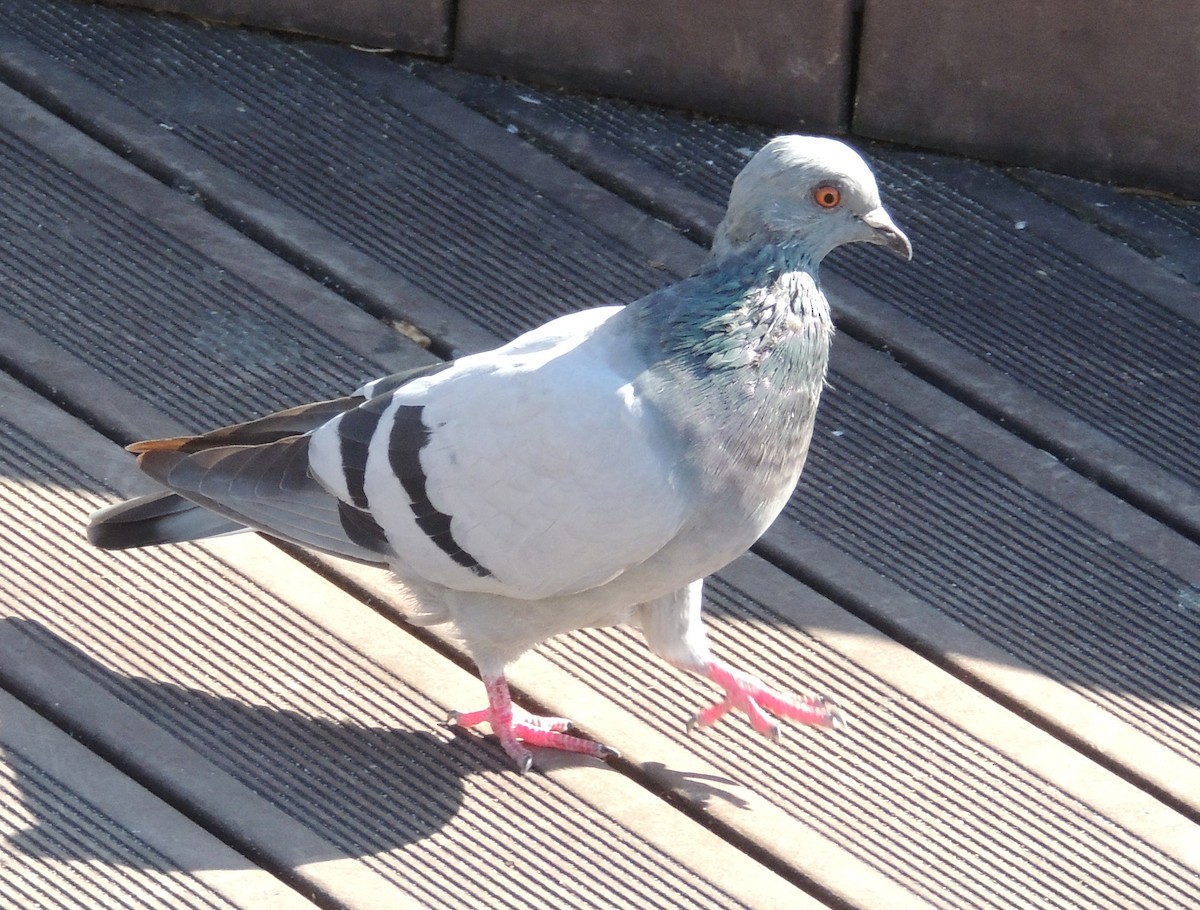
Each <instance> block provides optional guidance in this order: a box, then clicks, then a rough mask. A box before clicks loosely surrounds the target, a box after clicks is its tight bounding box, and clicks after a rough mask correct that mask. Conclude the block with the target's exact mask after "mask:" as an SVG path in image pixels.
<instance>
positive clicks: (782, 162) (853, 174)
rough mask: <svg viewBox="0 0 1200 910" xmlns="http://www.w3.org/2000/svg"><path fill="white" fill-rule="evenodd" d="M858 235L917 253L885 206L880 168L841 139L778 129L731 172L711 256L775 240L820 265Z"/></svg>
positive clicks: (899, 252)
mask: <svg viewBox="0 0 1200 910" xmlns="http://www.w3.org/2000/svg"><path fill="white" fill-rule="evenodd" d="M855 242H864V243H875V244H878V245H880V246H882V247H885V248H887V249H889V250H891V251H892V252H893V253H896V254H897V255H899V256H901V257H903V258H904V259H911V258H912V244H911V243H909V240H908V238H907V237H905V236H904V233H903V232H902V231H901V230H900V229H899V228H898V227H896V225H895V224H894V223H893V222H892V219H891V216H890V215H888V213H887V212H886V211H884V208H883V205H882V204H881V203H880V201H879V187H878V186H877V185H876V183H875V176H874V175H873V174H872V173H871V169H870V168H869V167H868V166H867V163H866V162H865V161H863V159H862V156H860V155H859V154H858V152H856V151H854V149H852V148H850V146H848V145H846V144H845V143H843V142H839V141H837V140H836V139H826V138H823V137H820V136H779V137H777V138H775V139H772V140H771V141H770V142H768V143H767V144H766V145H765V146H764V147H763V148H762V150H761V151H759V152H758V154H756V155H755V156H754V157H753V158H751V159H750V161H749V163H748V164H747V165H746V167H745V168H743V169H742V172H741V173H740V174H738V176H737V179H736V180H734V182H733V189H732V191H731V192H730V194H729V209H728V211H727V212H726V214H725V218H724V219H723V220H722V221H721V224H720V225H719V226H718V227H717V232H716V236H715V238H714V240H713V256H714V257H715V258H722V257H724V256H726V255H729V254H730V253H737V252H741V251H744V250H746V249H750V248H754V247H759V246H765V245H776V246H780V247H791V248H794V249H796V250H798V251H800V252H801V253H803V254H805V256H806V257H807V258H810V259H811V261H812V262H813V264H814V265H815V264H817V263H820V261H821V260H822V259H824V258H825V256H826V254H828V253H829V252H830V251H831V250H833V249H835V248H836V247H839V246H841V245H842V244H843V243H855Z"/></svg>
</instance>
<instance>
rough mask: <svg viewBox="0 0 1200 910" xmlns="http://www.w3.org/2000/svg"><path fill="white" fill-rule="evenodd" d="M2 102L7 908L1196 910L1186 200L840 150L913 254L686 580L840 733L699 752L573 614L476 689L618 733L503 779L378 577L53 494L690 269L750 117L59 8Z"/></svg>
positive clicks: (52, 9) (1193, 389)
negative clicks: (769, 474)
mask: <svg viewBox="0 0 1200 910" xmlns="http://www.w3.org/2000/svg"><path fill="white" fill-rule="evenodd" d="M0 83H2V84H0V274H2V275H3V283H2V285H0V287H2V288H3V290H2V291H0V368H2V371H3V372H0V547H2V552H3V554H4V557H3V563H4V569H3V571H2V572H0V768H2V769H3V774H2V775H0V787H2V788H3V790H4V798H3V800H2V801H0V907H5V908H7V907H13V908H34V907H47V908H78V907H105V908H107V907H115V906H122V907H146V908H172V910H175V908H185V907H204V908H226V907H237V908H256V910H257V908H276V907H278V908H300V907H314V906H315V907H321V908H329V907H338V908H343V907H344V908H367V907H370V908H376V907H379V908H382V907H388V908H393V907H410V906H411V907H434V908H443V907H472V908H477V907H514V908H516V907H521V908H526V907H570V908H576V907H581V908H582V907H596V908H613V907H630V908H640V907H656V908H657V907H664V908H665V907H678V908H705V907H714V908H716V907H763V908H779V907H800V908H819V907H829V908H837V910H842V908H856V910H880V908H888V910H894V908H940V910H963V908H988V910H991V908H1014V910H1017V908H1020V910H1024V908H1031V907H1039V908H1040V907H1046V908H1064V910H1066V908H1071V910H1074V908H1113V910H1118V908H1119V910H1127V908H1152V907H1153V908H1172V910H1174V908H1182V907H1190V906H1200V871H1198V870H1200V824H1198V823H1200V436H1198V435H1197V433H1196V430H1195V427H1196V421H1197V417H1198V416H1200V357H1198V356H1197V354H1198V352H1200V291H1198V289H1197V282H1198V281H1200V208H1197V207H1196V206H1195V205H1187V204H1182V203H1179V202H1177V201H1171V200H1165V199H1160V198H1155V197H1150V196H1140V195H1135V194H1128V193H1122V192H1119V191H1117V190H1114V189H1111V188H1107V187H1101V186H1097V185H1092V184H1086V183H1081V182H1078V181H1071V180H1066V179H1062V178H1056V177H1052V176H1050V175H1046V174H1040V173H1037V172H1031V171H1014V170H1007V171H1005V170H1001V169H997V168H994V167H990V166H987V165H984V164H979V163H975V162H969V161H963V160H955V159H951V158H946V157H938V156H932V155H925V154H921V153H918V152H914V151H911V150H904V149H896V148H888V147H868V148H866V149H865V151H866V152H867V153H868V154H869V155H870V156H871V157H872V160H873V162H874V163H875V165H876V167H877V170H878V173H879V175H880V178H881V183H882V185H883V192H884V198H885V201H886V202H888V204H889V207H890V208H891V209H892V210H893V212H894V213H895V214H896V216H897V219H898V221H900V223H901V224H902V226H903V227H905V229H906V230H907V231H908V232H909V234H910V236H911V237H912V238H913V241H914V245H915V247H916V250H917V252H916V258H915V259H914V262H913V263H911V264H909V265H907V266H906V265H904V264H901V263H899V262H897V261H895V260H892V259H888V258H886V257H885V256H883V255H880V254H879V251H875V250H871V249H852V250H845V251H839V252H838V253H836V254H835V255H834V256H833V257H832V258H831V260H830V261H829V262H828V263H827V266H826V281H827V286H828V289H829V290H830V293H831V296H833V297H834V298H836V305H837V314H836V315H837V318H838V325H839V335H838V337H837V340H836V342H835V355H834V369H833V374H832V376H831V388H830V390H829V392H828V394H827V395H826V398H825V401H824V402H823V404H822V412H821V417H820V422H819V426H818V432H817V439H816V442H815V448H814V452H813V454H812V456H811V459H810V464H809V467H808V469H807V470H806V474H805V477H804V479H803V480H802V482H801V485H800V487H799V489H798V490H797V492H796V495H795V497H794V499H793V501H792V503H791V504H790V505H789V507H788V509H787V510H786V511H785V514H784V515H783V516H782V517H781V519H780V521H779V522H778V523H777V524H776V526H775V527H773V528H772V529H771V530H770V531H769V532H768V534H767V535H766V536H765V537H764V538H763V540H762V541H761V542H760V544H759V545H758V546H757V547H756V548H755V549H754V551H753V552H752V553H750V554H748V555H746V556H745V557H743V558H742V559H740V560H738V561H737V562H735V563H734V564H733V565H731V566H730V567H729V568H728V569H727V570H725V571H723V572H722V573H720V575H719V576H718V577H717V578H715V579H714V580H713V581H712V583H711V584H710V586H709V593H708V598H709V603H708V617H709V623H710V627H711V630H712V635H713V638H714V642H715V644H716V646H717V647H718V648H719V649H720V650H721V651H722V653H723V654H725V655H726V656H728V657H730V658H731V659H733V660H735V661H737V662H738V663H740V664H742V665H744V666H747V667H748V668H751V669H753V670H755V671H756V672H758V673H760V674H762V675H765V676H767V677H769V678H772V679H774V680H776V681H778V682H779V683H781V684H783V685H785V686H788V687H791V688H797V689H804V690H813V691H819V692H822V693H824V694H826V695H829V696H831V697H832V698H834V699H835V700H836V701H838V702H839V704H840V705H841V706H842V707H843V710H844V712H845V714H846V715H847V716H848V718H849V721H850V722H849V724H848V726H847V728H846V729H845V730H842V731H839V732H836V733H832V734H831V733H826V732H821V731H813V730H805V729H789V730H787V731H786V735H785V737H784V740H783V742H782V743H780V744H772V743H769V742H766V741H764V740H762V739H761V738H759V737H757V736H756V735H755V734H754V733H753V732H752V731H751V730H750V729H749V727H748V725H747V724H746V723H745V722H744V721H742V720H740V719H733V720H727V721H724V722H722V723H721V724H720V725H719V726H717V727H716V728H714V729H712V730H708V731H705V732H704V733H702V734H697V733H692V734H689V733H688V732H687V730H686V728H685V722H686V719H687V718H688V717H689V716H690V715H691V714H692V713H693V712H694V711H695V710H696V709H697V707H699V706H700V705H702V704H703V703H704V699H705V698H706V697H707V695H708V694H709V693H708V692H707V691H706V689H705V686H704V685H703V684H701V683H699V682H696V681H693V680H690V679H687V678H684V677H683V676H681V675H680V674H679V673H677V672H675V671H673V670H671V669H670V668H668V667H665V666H664V665H663V664H662V663H661V662H659V661H656V660H655V659H654V658H653V657H651V656H650V655H649V654H648V652H647V651H646V649H645V647H644V646H643V645H642V644H641V643H640V641H639V640H638V637H637V635H636V634H634V633H632V632H630V631H629V630H624V629H610V630H601V631H588V632H584V633H579V634H575V635H570V636H566V637H564V638H561V639H557V640H555V641H552V642H550V643H547V644H546V645H545V646H543V647H542V648H540V649H539V650H538V651H536V652H535V653H533V654H530V655H528V656H527V657H526V658H524V659H522V661H520V662H519V663H518V664H517V665H515V666H514V668H513V672H512V680H513V682H514V684H515V687H516V689H517V690H518V694H519V700H521V701H523V703H525V704H526V705H528V706H531V707H541V708H546V709H549V710H550V711H552V712H554V713H561V714H565V715H568V716H570V717H572V718H574V719H575V720H576V721H577V722H578V723H579V725H580V727H581V728H582V729H583V730H584V731H585V732H586V733H587V734H588V735H591V736H594V737H596V738H598V739H601V740H603V741H604V742H607V743H609V744H611V745H612V746H614V747H616V748H618V749H619V750H620V751H621V753H622V755H623V758H622V759H620V760H614V761H612V762H611V763H608V764H604V763H600V762H596V761H592V760H584V759H577V758H572V757H563V756H556V755H539V762H540V765H541V767H542V770H541V771H540V772H538V773H534V774H530V775H528V776H524V777H522V776H519V775H517V774H516V773H514V772H513V771H512V770H511V769H510V768H509V765H508V762H507V759H506V758H505V756H504V755H503V753H502V751H501V750H500V749H499V747H498V746H497V745H496V743H495V742H494V741H492V740H491V739H490V738H488V737H483V736H478V735H474V734H464V733H456V732H453V731H450V730H448V729H445V728H443V727H442V726H440V725H439V722H440V721H442V720H443V719H444V717H445V716H446V714H447V712H448V711H449V710H451V709H455V708H470V707H474V706H476V705H477V703H479V701H480V700H481V698H482V694H483V693H482V688H481V686H480V685H479V682H478V680H477V679H476V678H475V677H474V675H473V672H472V669H471V667H470V664H469V661H468V660H466V658H465V656H464V655H463V653H462V652H461V650H460V648H459V647H458V646H457V644H456V643H455V642H454V640H453V639H452V637H450V636H448V635H444V634H442V633H441V632H440V631H439V630H432V631H429V630H421V629H417V628H414V627H412V626H410V625H408V624H406V622H405V621H404V619H403V615H402V612H403V605H404V601H405V592H404V591H403V589H401V588H400V587H398V586H397V585H396V584H395V583H394V582H392V581H389V580H388V579H387V578H386V577H384V576H383V575H382V574H378V573H372V572H369V571H366V570H363V569H360V568H357V567H354V566H349V565H345V564H342V563H336V562H335V561H333V560H325V559H318V558H314V557H312V556H309V555H305V554H300V553H293V552H286V551H284V550H281V549H280V548H279V547H277V546H275V545H274V544H272V543H270V542H268V541H266V540H263V539H261V538H258V537H255V536H250V535H242V536H236V537H230V538H224V539H220V540H216V541H213V542H212V543H210V544H205V545H202V546H199V545H189V546H180V547H175V548H164V549H160V550H153V551H144V552H131V553H121V554H113V553H105V552H100V551H96V550H93V549H91V548H89V547H88V545H87V544H86V542H85V540H84V537H83V527H84V524H85V522H86V516H87V515H88V513H89V512H90V511H91V510H92V509H94V508H95V507H97V506H99V505H101V504H103V503H106V502H110V501H113V500H114V499H116V498H118V497H119V496H122V495H127V494H129V493H132V492H136V491H138V490H142V489H145V488H146V482H145V481H142V480H140V479H139V478H138V477H137V476H136V472H135V470H134V469H133V466H132V464H131V460H130V458H129V457H128V456H127V455H126V454H125V453H124V452H123V451H122V450H121V444H122V443H125V442H128V441H130V440H132V439H135V438H144V437H146V436H152V435H160V434H164V435H165V434H173V433H178V432H185V431H189V430H201V429H206V428H208V427H210V426H212V425H214V424H216V423H220V422H228V421H230V420H234V419H239V418H245V417H249V416H251V415H253V414H256V413H262V412H265V411H267V410H270V409H274V408H279V407H284V406H287V405H288V404H292V403H298V402H302V401H307V400H311V399H314V398H317V397H323V396H330V395H334V394H338V393H340V392H344V391H345V390H347V389H350V388H353V387H354V386H355V385H357V384H358V383H359V382H360V381H362V380H364V379H366V378H369V377H371V376H373V375H378V374H380V373H383V372H384V371H390V370H395V369H397V368H400V367H403V366H406V365H413V364H418V363H424V362H429V361H431V360H432V359H434V358H437V357H447V356H452V355H453V354H455V353H458V352H466V351H471V350H477V349H480V348H482V347H485V346H490V345H493V344H495V343H497V342H498V341H501V340H503V339H505V338H507V337H510V336H511V335H513V334H515V333H516V332H518V331H520V330H522V329H525V328H528V327H531V326H532V325H535V324H537V323H539V322H541V321H544V320H545V319H547V318H549V317H551V316H553V315H555V314H558V313H562V312H565V311H568V310H570V309H573V308H577V307H580V306H585V305H592V304H598V303H608V302H614V301H627V300H631V299H633V298H635V297H636V296H638V295H640V294H642V293H644V292H646V291H648V290H649V289H651V288H653V287H655V286H658V285H660V284H662V283H665V282H667V281H670V280H673V279H674V278H675V277H677V276H680V275H684V274H687V273H688V272H689V271H690V270H691V269H692V268H694V266H695V265H696V264H697V263H698V262H699V261H700V259H701V258H702V257H703V255H704V246H705V244H706V243H707V240H708V238H709V237H710V236H711V230H712V228H713V226H714V224H715V222H716V219H717V218H718V217H719V214H720V210H721V207H722V205H723V201H724V199H723V197H724V194H725V193H726V192H727V190H728V185H729V181H730V180H731V179H732V177H733V175H734V174H735V173H736V172H737V170H738V168H739V167H740V166H741V164H742V163H743V162H744V160H745V158H746V156H747V155H748V154H749V153H750V152H752V151H753V150H754V149H756V148H757V147H758V146H759V145H761V143H762V142H763V141H765V139H766V138H767V136H768V134H767V133H766V132H765V131H763V130H761V129H758V128H754V127H750V126H746V125H741V124H736V123H730V122H721V121H714V120H708V119H699V118H690V117H688V116H686V115H683V114H678V113H670V112H664V111H658V110H654V109H649V108H641V107H636V106H632V105H628V104H624V103H621V102H617V101H612V100H605V99H601V98H594V97H585V96H579V95H562V94H556V93H553V92H548V91H544V90H539V89H537V88H534V87H531V86H524V85H519V84H514V83H506V82H500V81H495V80H491V79H487V78H483V77H476V76H470V75H466V74H464V73H461V72H457V71H454V70H451V69H448V68H444V67H441V66H438V65H434V64H429V63H425V62H421V61H419V60H405V59H400V58H395V57H389V56H380V55H371V54H366V53H362V52H359V51H356V50H353V49H350V48H345V47H338V46H334V45H328V44H323V43H319V42H306V41H300V40H287V39H283V38H279V37H276V36H272V35H269V34H264V33H256V32H252V31H245V30H235V29H225V28H216V27H205V26H202V25H198V24H195V23H190V22H186V21H183V20H176V19H170V18H158V17H155V16H152V15H149V14H145V13H140V12H130V11H121V10H115V9H110V8H106V7H102V6H91V5H86V4H77V3H73V2H65V0H63V2H60V0H47V2H43V3H40V4H36V5H32V4H28V3H25V2H23V0H0ZM414 339H415V340H414ZM418 341H420V343H418Z"/></svg>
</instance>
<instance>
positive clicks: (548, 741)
mask: <svg viewBox="0 0 1200 910" xmlns="http://www.w3.org/2000/svg"><path fill="white" fill-rule="evenodd" d="M484 685H485V686H486V687H487V693H488V707H486V708H483V709H481V710H479V711H467V712H459V711H452V712H451V713H450V717H449V718H448V723H450V724H452V725H454V726H457V727H465V728H470V727H476V726H478V725H479V724H482V723H487V724H490V725H491V727H492V732H494V733H495V734H496V736H497V738H498V739H499V740H500V745H502V746H503V747H504V751H505V752H507V753H508V756H509V758H511V759H512V760H513V761H514V762H515V763H516V765H517V769H518V770H519V771H520V772H521V773H522V774H524V773H525V772H527V771H529V770H530V769H531V768H532V767H533V755H532V754H531V753H530V751H529V750H528V749H527V748H525V746H526V745H530V746H541V747H543V748H547V749H558V750H559V751H561V752H577V753H579V754H581V755H591V756H593V757H595V758H601V759H603V758H619V757H620V755H621V753H620V752H618V751H617V750H616V749H613V748H610V747H609V746H605V745H603V744H602V743H597V742H593V741H592V740H590V739H584V738H582V737H580V736H570V735H569V734H567V733H566V732H564V731H566V730H569V729H570V727H571V722H570V721H569V720H567V719H566V718H565V717H543V716H541V715H538V714H530V713H529V712H528V711H526V710H524V709H523V708H518V707H517V706H516V705H514V704H513V703H512V697H511V696H510V695H509V691H508V682H507V680H505V678H504V677H503V676H498V677H496V678H494V679H485V680H484Z"/></svg>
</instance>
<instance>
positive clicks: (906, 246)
mask: <svg viewBox="0 0 1200 910" xmlns="http://www.w3.org/2000/svg"><path fill="white" fill-rule="evenodd" d="M862 222H863V224H865V225H866V226H867V227H869V228H870V229H871V235H870V236H869V237H866V238H864V239H865V240H866V241H867V242H868V243H877V244H879V245H880V246H881V247H883V248H884V249H888V250H891V251H892V252H893V253H895V254H896V255H897V256H899V257H900V258H901V259H904V260H906V261H907V260H910V259H912V244H911V243H910V242H909V240H908V238H907V237H905V236H904V232H903V231H902V230H900V228H898V227H896V224H895V222H893V221H892V216H891V215H889V214H888V213H887V212H885V211H884V210H883V208H882V207H880V208H877V209H875V210H874V211H871V212H867V214H865V215H863V216H862Z"/></svg>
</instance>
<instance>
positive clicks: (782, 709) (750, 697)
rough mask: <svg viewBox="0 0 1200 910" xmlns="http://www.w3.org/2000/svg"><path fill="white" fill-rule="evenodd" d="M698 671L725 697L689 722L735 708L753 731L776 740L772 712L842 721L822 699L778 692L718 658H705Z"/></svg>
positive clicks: (704, 721)
mask: <svg viewBox="0 0 1200 910" xmlns="http://www.w3.org/2000/svg"><path fill="white" fill-rule="evenodd" d="M701 672H702V673H703V674H704V675H705V676H707V677H708V678H709V679H711V680H712V681H713V682H715V683H716V684H717V685H718V686H720V687H721V688H722V689H724V690H725V697H724V698H723V699H722V700H721V701H719V702H717V703H716V704H714V705H711V706H709V707H707V708H705V709H704V710H702V711H701V712H700V713H699V714H697V715H696V717H695V719H694V720H693V721H692V724H691V726H694V727H707V726H708V725H709V724H715V723H716V722H717V721H718V720H720V719H721V718H722V717H724V716H725V715H726V714H728V713H729V712H730V711H732V710H738V711H742V712H744V713H745V715H746V716H747V717H748V718H749V719H750V726H752V727H753V728H754V729H755V730H756V731H758V732H759V733H761V734H763V735H764V736H766V737H768V738H770V739H774V740H777V739H778V738H779V726H778V725H777V724H776V723H775V721H774V719H773V717H772V715H773V716H774V717H779V718H785V719H788V720H795V721H798V722H800V723H802V724H812V725H814V726H818V727H836V726H838V725H839V724H840V723H841V722H842V721H841V720H840V718H839V717H838V715H837V712H836V711H835V710H834V709H833V707H832V706H831V705H829V703H828V702H826V701H825V699H823V698H812V697H808V696H798V695H789V694H788V693H785V692H778V691H776V690H774V689H771V688H768V687H767V685H766V684H765V683H763V682H762V681H761V680H759V679H756V678H755V677H753V676H751V675H750V674H749V673H743V672H742V671H741V670H735V669H734V668H733V667H731V666H729V665H728V664H726V663H724V662H722V661H717V660H714V661H710V662H708V663H707V664H705V665H704V668H703V670H702V671H701Z"/></svg>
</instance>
